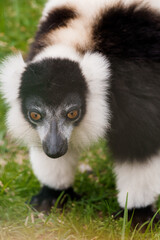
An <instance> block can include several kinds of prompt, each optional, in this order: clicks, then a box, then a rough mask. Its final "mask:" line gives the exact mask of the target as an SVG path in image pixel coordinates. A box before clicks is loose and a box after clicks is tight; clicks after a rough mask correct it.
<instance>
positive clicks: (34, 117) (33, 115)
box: [30, 112, 42, 121]
mask: <svg viewBox="0 0 160 240" xmlns="http://www.w3.org/2000/svg"><path fill="white" fill-rule="evenodd" d="M30 118H31V119H32V120H33V121H39V120H40V119H41V118H42V116H41V115H40V114H39V113H37V112H31V113H30Z"/></svg>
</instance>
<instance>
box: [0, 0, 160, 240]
mask: <svg viewBox="0 0 160 240" xmlns="http://www.w3.org/2000/svg"><path fill="white" fill-rule="evenodd" d="M43 4H44V0H27V1H26V0H1V1H0V61H1V60H2V59H3V58H4V57H5V56H6V55H7V54H11V53H15V52H16V51H18V50H20V51H21V52H22V53H23V55H24V56H25V55H26V53H27V50H28V46H29V44H30V43H31V41H32V38H33V36H34V33H35V31H36V26H37V23H38V19H39V17H40V14H41V10H42V8H43ZM5 112H6V106H5V105H4V103H3V101H2V99H0V226H1V227H0V239H4V240H6V239H16V240H19V239H21V240H23V239H54V240H56V239H58V240H63V239H64V240H72V239H73V240H74V239H78V240H79V239H82V240H103V239H107V240H109V239H117V240H118V239H159V238H160V229H159V228H158V227H157V228H156V229H155V230H153V231H148V232H146V233H144V234H141V233H139V232H138V231H137V230H134V231H133V230H131V228H130V223H128V222H127V209H126V211H125V216H124V219H120V220H118V221H114V220H113V218H112V213H113V212H115V211H117V210H118V204H117V200H116V190H115V179H114V175H113V172H112V160H111V157H110V156H109V154H107V150H106V143H105V142H103V141H102V142H100V143H98V144H97V145H96V146H93V147H92V148H91V149H90V150H89V151H87V152H84V153H82V156H81V159H80V163H81V162H85V163H87V164H89V165H90V166H91V168H92V169H93V172H91V173H80V172H79V171H77V175H76V180H75V184H74V189H75V190H76V192H78V193H80V194H82V195H83V197H82V200H81V201H79V202H69V203H68V204H67V206H66V208H65V209H64V210H63V211H59V210H57V209H53V212H52V213H51V214H50V215H49V216H45V215H43V214H40V213H37V212H33V211H32V210H31V209H30V207H29V206H28V205H27V204H26V201H29V199H30V198H31V196H32V195H33V194H35V193H37V192H38V190H39V188H40V185H39V183H38V181H37V179H36V178H35V177H34V175H33V172H32V170H31V167H30V164H29V161H28V153H27V150H26V149H25V147H17V146H16V144H15V143H14V142H13V141H12V140H11V139H10V138H9V136H8V135H7V134H6V128H5V124H4V120H5V117H4V116H5ZM106 156H107V157H106Z"/></svg>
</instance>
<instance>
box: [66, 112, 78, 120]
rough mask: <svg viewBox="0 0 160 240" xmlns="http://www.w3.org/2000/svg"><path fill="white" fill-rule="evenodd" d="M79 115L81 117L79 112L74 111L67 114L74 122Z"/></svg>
mask: <svg viewBox="0 0 160 240" xmlns="http://www.w3.org/2000/svg"><path fill="white" fill-rule="evenodd" d="M78 115H79V112H78V110H72V111H71V112H69V113H68V114H67V117H68V118H69V119H71V120H74V119H76V118H77V117H78Z"/></svg>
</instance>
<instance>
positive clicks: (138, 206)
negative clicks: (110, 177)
mask: <svg viewBox="0 0 160 240" xmlns="http://www.w3.org/2000/svg"><path fill="white" fill-rule="evenodd" d="M115 173H116V178H117V189H118V202H119V205H120V206H121V207H122V208H123V209H124V208H125V203H126V198H127V193H128V202H127V208H128V220H130V219H131V218H132V217H133V218H132V226H136V225H137V224H139V225H141V224H143V223H145V222H147V221H148V222H150V221H151V219H152V218H153V216H154V214H155V211H154V210H153V209H152V205H153V204H154V203H155V201H156V199H157V197H158V195H159V194H160V158H159V157H158V156H156V157H152V158H151V159H150V160H148V161H146V162H143V163H138V162H132V163H130V162H124V163H118V162H117V163H116V164H115ZM119 216H123V211H122V213H121V215H119ZM159 220H160V214H159V213H158V214H157V215H156V216H155V218H154V221H153V223H157V222H158V221H159Z"/></svg>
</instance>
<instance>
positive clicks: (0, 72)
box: [0, 54, 26, 105]
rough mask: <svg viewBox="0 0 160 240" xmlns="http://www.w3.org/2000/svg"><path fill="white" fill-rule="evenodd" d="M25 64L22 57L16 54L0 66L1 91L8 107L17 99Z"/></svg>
mask: <svg viewBox="0 0 160 240" xmlns="http://www.w3.org/2000/svg"><path fill="white" fill-rule="evenodd" d="M25 66H26V64H25V63H24V61H23V58H22V55H21V54H17V55H13V56H10V57H8V58H6V59H5V60H4V62H3V64H2V65H1V66H0V82H1V84H2V86H1V91H2V93H3V96H4V98H5V100H6V102H7V103H9V104H10V105H11V104H13V102H14V101H15V100H16V99H17V97H18V90H19V85H20V78H21V74H22V72H23V71H24V69H25Z"/></svg>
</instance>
